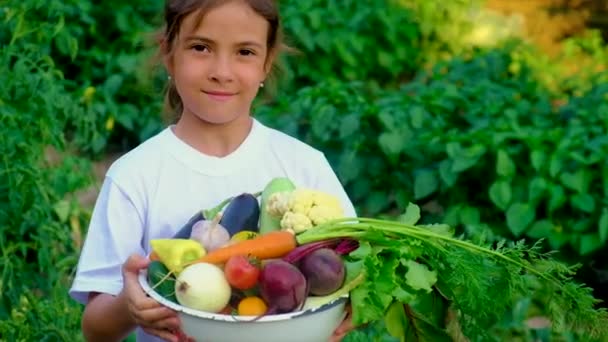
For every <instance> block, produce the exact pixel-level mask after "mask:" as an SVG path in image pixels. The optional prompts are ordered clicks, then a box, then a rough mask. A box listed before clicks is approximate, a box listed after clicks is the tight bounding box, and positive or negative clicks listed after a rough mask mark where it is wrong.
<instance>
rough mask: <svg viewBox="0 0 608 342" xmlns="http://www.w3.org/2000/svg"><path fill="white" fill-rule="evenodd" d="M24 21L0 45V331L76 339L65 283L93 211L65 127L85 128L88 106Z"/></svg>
mask: <svg viewBox="0 0 608 342" xmlns="http://www.w3.org/2000/svg"><path fill="white" fill-rule="evenodd" d="M16 20H17V22H20V21H19V20H21V19H19V17H17V18H16ZM19 25H20V24H18V25H17V28H19V27H21V31H20V30H19V29H15V30H14V31H8V30H5V29H4V28H5V27H3V29H2V30H0V32H1V33H0V37H2V39H3V40H4V39H6V40H7V41H8V42H9V44H7V45H3V46H2V47H0V75H2V76H0V77H1V78H2V81H1V82H0V122H1V123H2V124H1V125H0V156H1V159H2V161H1V164H0V165H2V166H0V175H1V176H0V203H1V205H0V251H1V254H0V265H2V267H1V270H2V272H1V276H0V292H1V293H2V297H1V298H2V299H1V300H0V335H1V336H2V338H3V339H5V340H7V341H42V340H64V341H74V339H75V336H79V333H78V331H79V327H80V323H79V319H78V317H79V316H80V312H81V309H80V308H79V307H77V306H76V305H75V303H74V302H73V301H72V300H71V299H69V298H68V295H67V288H68V286H69V279H70V275H71V272H72V270H73V268H74V266H75V264H76V260H77V257H78V250H79V247H80V246H79V241H80V237H81V236H82V234H83V232H82V229H81V227H82V226H83V224H85V222H86V220H87V215H88V214H87V210H85V209H83V208H82V207H81V206H80V204H79V203H78V201H77V200H76V198H75V197H74V194H75V191H77V190H79V189H82V188H83V187H85V186H87V185H88V184H90V182H91V180H92V179H91V175H92V170H91V164H90V162H89V161H87V160H86V159H82V158H79V157H77V156H75V155H73V154H72V152H73V151H72V150H73V148H72V147H73V145H72V144H70V142H69V139H67V138H66V132H70V131H72V130H73V129H74V127H81V125H82V124H83V123H82V121H81V120H83V113H84V108H83V106H82V105H81V104H80V102H79V99H78V98H77V97H75V96H73V94H71V93H69V92H67V91H66V89H65V88H64V86H63V78H62V75H61V72H59V71H58V70H57V69H56V66H55V64H54V62H53V60H52V59H51V58H49V57H48V56H47V55H46V51H44V49H38V48H37V46H36V45H33V44H21V43H20V42H19V40H18V39H21V38H22V37H24V36H21V37H19V35H20V34H21V33H24V32H26V29H24V28H23V26H19ZM55 28H56V27H54V26H53V24H51V23H47V24H43V26H42V27H41V28H40V29H41V32H52V31H53V29H55ZM29 34H33V35H35V32H30V33H29ZM41 34H42V33H41Z"/></svg>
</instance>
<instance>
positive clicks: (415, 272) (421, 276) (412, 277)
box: [402, 260, 437, 292]
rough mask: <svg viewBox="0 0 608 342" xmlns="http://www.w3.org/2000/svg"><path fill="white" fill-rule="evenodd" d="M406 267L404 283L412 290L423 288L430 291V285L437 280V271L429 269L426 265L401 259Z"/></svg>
mask: <svg viewBox="0 0 608 342" xmlns="http://www.w3.org/2000/svg"><path fill="white" fill-rule="evenodd" d="M402 264H403V265H404V266H406V267H407V272H406V273H405V283H406V284H407V285H409V286H410V287H411V288H413V289H414V290H425V291H427V292H431V291H432V290H433V288H432V286H433V285H435V283H436V282H437V272H435V271H431V270H429V268H428V267H427V266H426V265H422V264H419V263H417V262H415V261H413V260H406V261H402Z"/></svg>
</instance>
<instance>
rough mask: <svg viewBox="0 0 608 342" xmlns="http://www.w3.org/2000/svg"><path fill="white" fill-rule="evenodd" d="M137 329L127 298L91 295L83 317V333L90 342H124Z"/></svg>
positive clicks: (101, 294) (122, 295)
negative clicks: (130, 313)
mask: <svg viewBox="0 0 608 342" xmlns="http://www.w3.org/2000/svg"><path fill="white" fill-rule="evenodd" d="M133 329H135V322H134V321H133V320H132V319H131V316H130V315H129V310H128V308H127V301H126V298H125V296H124V294H123V292H121V293H120V294H119V295H118V296H112V295H109V294H107V293H91V294H90V295H89V303H88V304H87V306H86V307H85V309H84V314H83V316H82V332H83V334H84V337H85V339H86V340H87V341H89V342H95V341H108V342H110V341H122V340H123V339H124V338H126V337H127V336H128V335H129V334H130V333H131V331H133Z"/></svg>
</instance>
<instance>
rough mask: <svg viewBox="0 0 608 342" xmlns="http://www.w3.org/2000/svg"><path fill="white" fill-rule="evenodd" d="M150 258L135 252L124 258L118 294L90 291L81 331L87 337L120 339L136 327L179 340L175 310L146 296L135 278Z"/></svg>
mask: <svg viewBox="0 0 608 342" xmlns="http://www.w3.org/2000/svg"><path fill="white" fill-rule="evenodd" d="M148 264H149V260H148V259H147V258H145V257H143V256H140V255H137V254H134V255H131V256H130V257H129V259H128V260H127V261H126V262H125V264H124V266H123V269H122V273H123V279H124V287H123V289H122V291H121V292H120V293H119V294H118V295H117V296H113V295H109V294H105V293H102V294H99V293H92V294H90V295H89V302H88V303H87V306H86V308H85V310H84V315H83V318H82V331H83V333H84V336H85V338H86V339H87V341H117V342H119V341H122V340H123V339H124V338H125V337H127V335H129V333H130V332H131V331H132V330H133V329H134V328H135V327H136V326H141V327H142V328H143V329H144V331H145V332H146V333H148V334H150V335H154V336H157V337H160V338H162V339H164V340H165V341H175V342H177V341H178V335H177V332H178V331H179V330H180V322H179V319H178V318H177V313H176V312H174V311H173V310H171V309H169V308H166V307H164V306H162V305H161V304H159V303H158V302H156V301H155V300H154V299H152V298H150V297H148V296H146V294H145V292H144V290H143V289H142V288H141V286H140V285H139V282H138V281H137V276H138V273H139V271H140V270H141V269H143V268H146V267H148Z"/></svg>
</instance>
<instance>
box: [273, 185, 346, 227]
mask: <svg viewBox="0 0 608 342" xmlns="http://www.w3.org/2000/svg"><path fill="white" fill-rule="evenodd" d="M267 210H268V212H269V213H271V215H276V216H278V217H282V219H281V222H280V225H281V229H283V230H293V231H294V232H296V233H300V232H303V231H305V230H307V229H309V228H311V227H313V226H315V225H318V224H321V223H325V222H327V221H329V220H333V219H336V218H340V217H343V216H344V212H343V209H342V206H341V205H340V201H339V200H338V198H336V197H334V196H332V195H330V194H327V193H324V192H321V191H316V190H311V189H296V190H294V191H292V192H289V193H283V194H280V195H277V196H275V195H273V196H271V197H270V199H269V203H268V209H267Z"/></svg>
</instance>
